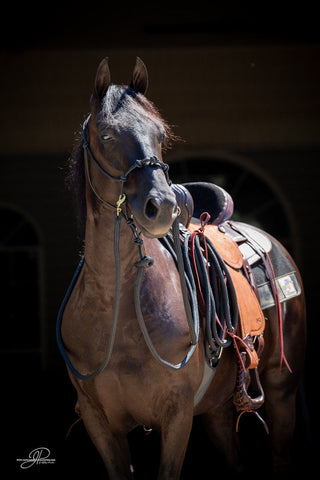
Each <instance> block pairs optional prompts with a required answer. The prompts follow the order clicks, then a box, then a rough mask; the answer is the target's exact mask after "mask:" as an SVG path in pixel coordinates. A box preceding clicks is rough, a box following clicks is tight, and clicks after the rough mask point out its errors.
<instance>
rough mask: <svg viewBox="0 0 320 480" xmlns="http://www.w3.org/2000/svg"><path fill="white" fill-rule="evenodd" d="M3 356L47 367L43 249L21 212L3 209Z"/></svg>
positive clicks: (0, 245) (0, 345) (0, 211)
mask: <svg viewBox="0 0 320 480" xmlns="http://www.w3.org/2000/svg"><path fill="white" fill-rule="evenodd" d="M0 264H1V275H0V288H1V296H2V301H1V316H2V319H1V326H2V327H1V337H0V353H1V354H5V355H7V356H9V357H10V358H11V359H12V361H14V360H15V359H16V360H18V361H30V362H36V363H38V362H39V361H40V363H41V365H42V367H44V366H45V358H46V352H45V346H46V342H45V325H44V308H43V302H44V292H43V289H44V285H43V283H44V282H43V278H42V277H43V256H42V246H41V241H40V238H39V234H38V231H37V229H36V228H35V226H34V224H33V223H32V221H31V220H30V219H29V218H28V217H27V216H26V215H25V214H24V213H22V212H21V211H19V210H17V209H13V208H11V207H8V206H2V205H0Z"/></svg>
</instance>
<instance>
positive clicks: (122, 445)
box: [78, 396, 134, 480]
mask: <svg viewBox="0 0 320 480" xmlns="http://www.w3.org/2000/svg"><path fill="white" fill-rule="evenodd" d="M78 405H79V410H80V415H81V418H82V420H83V423H84V425H85V428H86V430H87V432H88V434H89V437H90V438H91V441H92V442H93V444H94V445H95V447H96V449H97V450H98V452H99V454H100V456H101V458H102V460H103V462H104V464H105V466H106V469H107V471H108V478H109V479H110V480H133V478H134V477H133V467H132V464H131V456H130V450H129V444H128V441H127V437H126V434H124V433H123V434H121V433H119V432H115V431H113V430H112V428H111V425H110V423H109V421H108V419H107V417H106V415H105V414H104V413H103V412H102V411H101V409H98V408H95V406H94V405H92V404H91V402H90V401H89V400H88V399H87V398H86V397H85V396H81V397H80V398H79V397H78Z"/></svg>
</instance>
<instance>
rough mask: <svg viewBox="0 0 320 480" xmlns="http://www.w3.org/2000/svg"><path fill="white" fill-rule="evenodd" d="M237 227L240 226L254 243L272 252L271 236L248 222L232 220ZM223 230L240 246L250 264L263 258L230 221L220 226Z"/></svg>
mask: <svg viewBox="0 0 320 480" xmlns="http://www.w3.org/2000/svg"><path fill="white" fill-rule="evenodd" d="M232 224H233V225H234V226H235V227H239V229H240V231H241V232H243V234H244V235H247V237H248V238H249V239H250V240H252V241H253V243H254V244H255V245H257V246H259V247H261V249H262V250H263V251H265V252H268V253H269V252H270V250H271V248H272V244H271V241H270V239H269V237H267V236H266V235H264V234H263V232H261V231H260V230H258V229H257V228H255V227H253V226H251V225H247V224H246V223H242V222H232ZM220 229H221V230H222V231H225V233H226V235H228V236H229V237H231V238H232V239H233V240H234V241H235V242H236V243H237V244H238V246H239V248H240V251H241V253H242V255H243V257H244V258H245V259H246V260H248V263H249V265H253V264H254V263H256V262H257V261H259V260H261V259H260V255H259V254H258V253H257V252H256V251H255V250H254V248H252V247H251V246H250V245H249V243H248V242H247V237H245V236H244V235H242V234H241V233H240V232H237V231H235V230H234V229H233V228H232V227H231V226H230V224H229V222H225V223H223V224H222V225H221V226H220Z"/></svg>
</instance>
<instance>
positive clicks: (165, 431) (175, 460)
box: [158, 400, 193, 480]
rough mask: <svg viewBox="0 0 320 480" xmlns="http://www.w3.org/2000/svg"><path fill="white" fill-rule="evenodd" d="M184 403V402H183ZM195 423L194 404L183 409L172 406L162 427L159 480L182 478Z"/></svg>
mask: <svg viewBox="0 0 320 480" xmlns="http://www.w3.org/2000/svg"><path fill="white" fill-rule="evenodd" d="M183 401H184V400H183ZM192 421H193V403H191V402H190V406H189V407H188V408H184V409H181V407H180V406H179V404H177V405H175V406H172V405H171V406H170V407H169V408H168V410H167V413H166V415H165V416H164V419H163V423H162V427H161V457H160V470H159V476H158V480H178V479H179V478H180V473H181V468H182V465H183V461H184V457H185V454H186V449H187V446H188V442H189V437H190V432H191V428H192Z"/></svg>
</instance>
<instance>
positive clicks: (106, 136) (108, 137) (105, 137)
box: [101, 135, 112, 142]
mask: <svg viewBox="0 0 320 480" xmlns="http://www.w3.org/2000/svg"><path fill="white" fill-rule="evenodd" d="M101 138H102V140H104V141H105V142H106V141H108V140H112V137H110V135H102V136H101Z"/></svg>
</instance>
